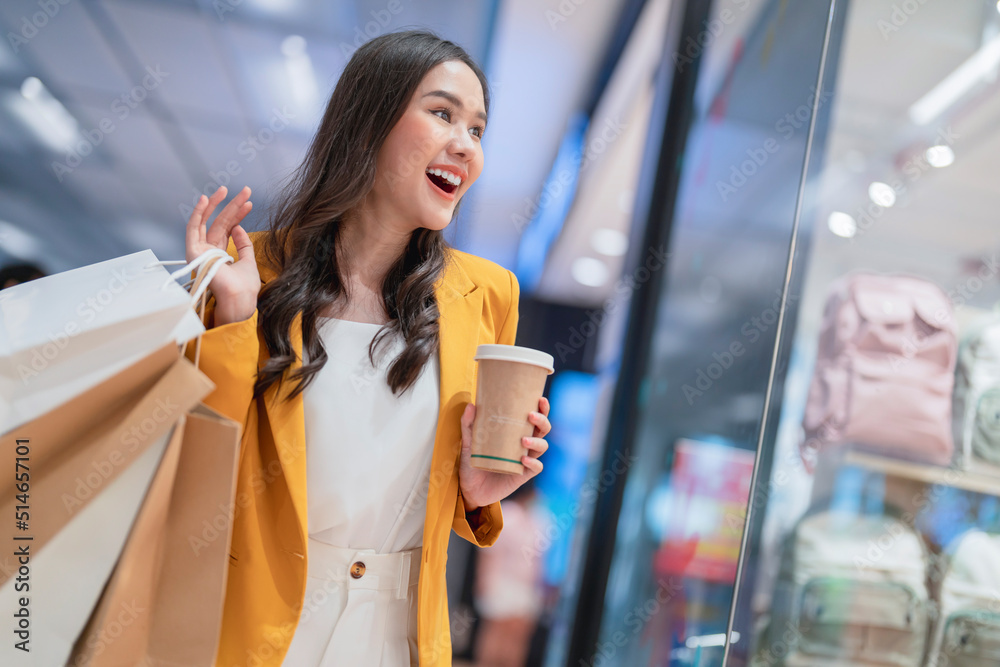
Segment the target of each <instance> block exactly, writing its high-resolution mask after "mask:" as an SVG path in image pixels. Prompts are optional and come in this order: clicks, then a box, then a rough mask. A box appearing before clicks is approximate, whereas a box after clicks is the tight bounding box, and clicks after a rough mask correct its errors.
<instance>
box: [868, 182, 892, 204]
mask: <svg viewBox="0 0 1000 667" xmlns="http://www.w3.org/2000/svg"><path fill="white" fill-rule="evenodd" d="M868 196H869V197H871V200H872V201H873V202H875V203H876V204H878V205H879V206H881V207H882V208H889V207H890V206H892V205H893V204H895V203H896V191H895V190H893V189H892V188H891V187H890V186H889V185H888V184H886V183H882V182H881V181H875V182H873V183H872V184H871V185H869V186H868Z"/></svg>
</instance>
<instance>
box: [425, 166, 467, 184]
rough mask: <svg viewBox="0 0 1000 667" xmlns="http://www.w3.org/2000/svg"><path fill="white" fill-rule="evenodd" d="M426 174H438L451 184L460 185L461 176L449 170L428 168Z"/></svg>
mask: <svg viewBox="0 0 1000 667" xmlns="http://www.w3.org/2000/svg"><path fill="white" fill-rule="evenodd" d="M427 173H428V174H434V175H435V176H440V177H441V178H443V179H444V180H446V181H448V182H449V183H451V184H452V185H461V184H462V178H461V177H460V176H456V175H454V174H452V173H451V172H450V171H443V170H441V169H428V170H427Z"/></svg>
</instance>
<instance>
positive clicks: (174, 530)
mask: <svg viewBox="0 0 1000 667" xmlns="http://www.w3.org/2000/svg"><path fill="white" fill-rule="evenodd" d="M218 259H220V258H218V257H213V258H210V259H209V260H208V262H207V263H206V264H205V265H204V267H203V268H202V269H200V270H199V271H198V274H197V276H196V277H195V278H194V279H193V285H192V292H193V293H194V294H195V295H198V294H201V293H203V289H202V285H207V283H208V282H210V281H211V277H212V276H213V275H214V273H215V271H216V270H217V268H218V267H217V266H213V265H215V264H219V263H220V262H218ZM201 317H202V318H204V301H202V303H201ZM198 342H199V343H200V338H199V341H198ZM197 352H200V347H199V349H198V350H197ZM199 357H200V355H199V354H197V353H196V355H195V363H196V364H197V361H198V359H199ZM179 428H182V429H183V438H182V440H181V443H182V444H181V445H180V446H179V447H178V449H177V451H176V452H175V451H173V450H169V451H168V452H167V454H165V455H164V459H163V463H162V464H161V466H160V469H159V470H158V471H157V474H156V477H155V479H154V480H153V482H152V484H151V485H150V489H149V493H148V494H147V496H146V498H145V500H144V501H143V506H142V509H141V510H140V511H139V514H138V516H137V517H136V521H135V524H134V525H133V527H132V531H131V533H130V534H129V538H128V541H127V542H126V544H125V547H124V549H123V550H122V554H121V557H120V559H119V561H118V563H117V565H116V567H115V571H114V574H113V575H112V576H111V579H110V580H109V582H108V585H107V587H106V588H105V589H104V592H103V594H102V595H101V599H100V602H99V603H98V605H97V606H96V608H95V609H94V612H93V614H92V615H91V617H90V619H89V621H88V623H87V625H86V627H85V628H84V630H83V632H82V633H81V634H80V636H79V638H78V639H77V642H76V645H75V646H74V649H73V654H72V656H71V659H70V664H71V665H87V666H89V667H101V666H105V665H106V666H113V665H135V664H148V665H185V666H187V667H196V666H199V665H204V666H205V667H209V666H211V665H212V664H213V663H214V661H215V654H216V652H217V650H218V643H219V635H220V631H221V627H222V610H223V604H224V598H225V590H226V578H227V575H228V572H229V546H230V542H231V538H232V517H233V512H235V494H236V474H237V467H238V464H239V452H240V431H241V428H240V425H239V424H237V423H236V422H235V421H233V420H231V419H229V418H227V417H224V416H223V415H221V414H219V413H217V412H215V411H214V410H212V409H211V408H209V407H207V406H205V405H198V406H196V407H195V408H194V409H192V410H191V411H190V412H189V413H188V414H187V415H186V416H185V417H184V419H183V426H182V427H179ZM130 605H131V608H132V609H139V610H143V611H144V613H143V614H142V616H141V617H139V618H136V619H135V621H134V622H130V623H129V624H128V627H123V624H122V622H121V620H120V616H121V612H122V610H124V609H127V608H129V607H130Z"/></svg>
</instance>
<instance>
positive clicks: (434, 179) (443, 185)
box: [427, 174, 458, 195]
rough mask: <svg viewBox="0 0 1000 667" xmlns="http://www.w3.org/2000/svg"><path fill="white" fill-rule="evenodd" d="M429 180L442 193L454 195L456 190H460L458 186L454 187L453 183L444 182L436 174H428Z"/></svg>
mask: <svg viewBox="0 0 1000 667" xmlns="http://www.w3.org/2000/svg"><path fill="white" fill-rule="evenodd" d="M427 178H429V179H430V181H431V183H433V184H434V186H435V187H437V188H438V189H439V190H441V191H442V192H446V193H447V194H449V195H450V194H454V192H455V190H457V189H458V186H457V185H452V184H451V183H449V182H448V181H446V180H444V179H443V178H441V177H440V176H436V175H434V174H427Z"/></svg>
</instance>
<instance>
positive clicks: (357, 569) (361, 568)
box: [351, 561, 365, 579]
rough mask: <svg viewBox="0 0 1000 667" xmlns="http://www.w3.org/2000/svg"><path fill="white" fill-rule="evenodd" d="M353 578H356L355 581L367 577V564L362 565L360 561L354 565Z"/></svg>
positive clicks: (352, 568)
mask: <svg viewBox="0 0 1000 667" xmlns="http://www.w3.org/2000/svg"><path fill="white" fill-rule="evenodd" d="M351 576H352V577H354V578H355V579H360V578H361V577H363V576H365V564H364V563H362V562H361V561H358V562H357V563H355V564H354V565H352V566H351Z"/></svg>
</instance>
